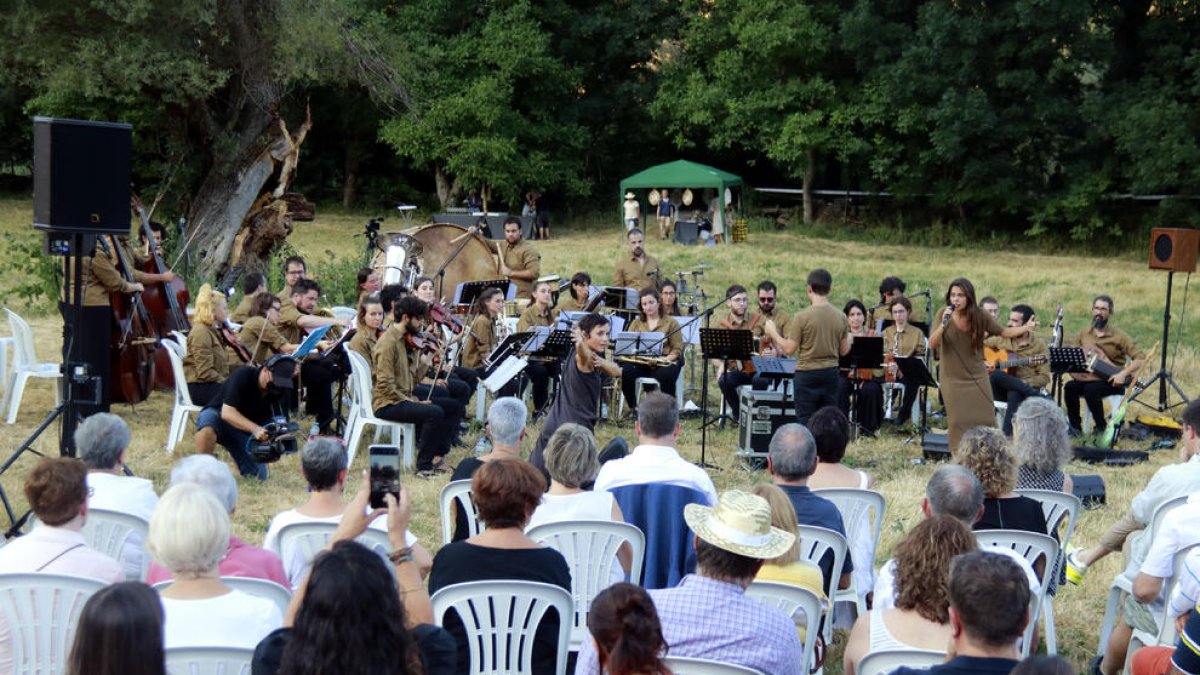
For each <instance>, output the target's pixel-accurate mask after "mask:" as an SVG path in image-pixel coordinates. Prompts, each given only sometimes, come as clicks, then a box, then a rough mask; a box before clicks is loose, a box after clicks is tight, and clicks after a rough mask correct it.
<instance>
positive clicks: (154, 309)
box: [130, 191, 192, 391]
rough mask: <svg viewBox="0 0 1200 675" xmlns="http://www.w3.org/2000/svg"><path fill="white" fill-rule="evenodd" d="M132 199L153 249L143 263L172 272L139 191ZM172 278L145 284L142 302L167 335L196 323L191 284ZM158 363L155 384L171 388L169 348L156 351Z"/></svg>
mask: <svg viewBox="0 0 1200 675" xmlns="http://www.w3.org/2000/svg"><path fill="white" fill-rule="evenodd" d="M130 203H131V204H132V205H133V209H134V211H136V212H137V215H138V219H139V220H140V221H141V225H140V226H139V230H138V231H139V232H140V233H141V235H142V237H143V238H144V239H145V240H146V244H147V246H148V248H149V249H150V258H149V259H148V260H147V261H146V262H145V264H143V265H142V271H143V272H150V273H151V274H171V270H170V268H168V267H167V265H166V263H164V262H163V259H162V256H161V255H159V251H158V245H157V242H156V240H155V238H154V231H153V230H152V229H151V227H150V218H149V216H148V215H147V214H146V209H145V207H144V206H143V205H142V200H141V199H139V198H138V196H137V193H134V192H132V191H131V192H130ZM172 276H173V278H172V279H171V281H159V282H151V283H148V284H145V287H146V290H145V291H143V292H142V303H143V304H144V305H145V308H146V311H147V312H148V313H149V315H150V321H151V322H152V323H153V326H154V329H155V332H156V333H157V334H158V335H167V334H169V333H171V332H172V331H177V332H180V333H187V332H188V331H190V330H191V329H192V324H191V322H190V321H189V320H188V318H187V310H186V309H185V308H186V307H187V306H188V303H189V302H191V295H190V294H189V293H188V289H187V284H186V283H184V281H183V279H181V278H179V277H178V276H175V275H173V274H172ZM154 365H155V370H154V372H155V386H156V387H157V388H158V389H161V390H164V391H169V390H173V389H174V387H175V377H174V371H173V370H172V369H171V362H170V360H169V357H168V356H167V353H166V352H156V353H155V355H154Z"/></svg>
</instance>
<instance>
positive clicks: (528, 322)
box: [517, 305, 558, 333]
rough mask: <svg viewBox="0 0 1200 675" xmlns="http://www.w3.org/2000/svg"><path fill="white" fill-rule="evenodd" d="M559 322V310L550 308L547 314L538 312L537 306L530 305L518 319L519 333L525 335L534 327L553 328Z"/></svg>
mask: <svg viewBox="0 0 1200 675" xmlns="http://www.w3.org/2000/svg"><path fill="white" fill-rule="evenodd" d="M557 321H558V310H557V309H554V308H552V307H551V308H548V309H547V310H546V313H545V314H542V313H541V312H539V311H538V308H537V305H530V306H528V307H526V308H525V311H524V312H521V318H520V319H517V332H518V333H523V332H525V331H527V330H529V329H530V328H533V327H534V326H553V325H554V324H555V323H556V322H557Z"/></svg>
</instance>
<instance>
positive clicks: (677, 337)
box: [625, 316, 683, 356]
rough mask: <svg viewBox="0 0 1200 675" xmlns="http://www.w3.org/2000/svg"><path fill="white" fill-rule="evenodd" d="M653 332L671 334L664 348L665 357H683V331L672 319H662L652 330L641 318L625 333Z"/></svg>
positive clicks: (631, 324) (632, 322)
mask: <svg viewBox="0 0 1200 675" xmlns="http://www.w3.org/2000/svg"><path fill="white" fill-rule="evenodd" d="M651 331H653V332H655V333H662V334H664V335H666V334H668V333H670V335H669V336H668V337H667V340H666V342H664V343H663V346H662V355H663V356H670V355H671V354H675V355H676V356H681V355H682V354H683V331H681V330H679V322H678V321H676V320H675V319H674V318H672V317H669V316H664V317H661V318H660V319H659V320H658V325H657V326H655V327H654V328H651V327H650V326H649V325H648V324H647V323H646V322H645V321H643V320H642V319H641V318H640V317H639V318H637V319H634V320H633V321H631V322H630V323H629V325H628V326H627V327H626V328H625V332H627V333H649V332H651Z"/></svg>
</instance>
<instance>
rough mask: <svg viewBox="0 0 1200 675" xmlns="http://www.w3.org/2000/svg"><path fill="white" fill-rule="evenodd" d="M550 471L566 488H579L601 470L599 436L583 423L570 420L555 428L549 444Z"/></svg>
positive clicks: (548, 466) (547, 463)
mask: <svg viewBox="0 0 1200 675" xmlns="http://www.w3.org/2000/svg"><path fill="white" fill-rule="evenodd" d="M545 452H546V471H548V472H549V473H550V477H551V478H552V479H554V480H555V481H557V482H558V483H560V484H562V485H563V486H565V487H569V488H577V487H581V486H582V485H584V484H586V483H587V482H589V481H591V480H594V479H595V478H596V474H597V473H600V460H599V459H598V458H597V457H596V437H595V436H594V435H593V434H592V432H591V430H590V429H588V428H587V427H585V426H583V425H580V424H573V423H570V422H567V423H566V424H563V425H562V426H560V427H559V428H558V429H556V430H555V431H554V435H553V436H551V437H550V441H549V442H548V443H547V444H546V450H545Z"/></svg>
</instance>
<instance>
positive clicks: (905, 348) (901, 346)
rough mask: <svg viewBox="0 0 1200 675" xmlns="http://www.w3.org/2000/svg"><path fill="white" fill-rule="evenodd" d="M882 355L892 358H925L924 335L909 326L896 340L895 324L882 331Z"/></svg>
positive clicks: (918, 329) (919, 330) (917, 329)
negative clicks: (889, 355) (890, 355)
mask: <svg viewBox="0 0 1200 675" xmlns="http://www.w3.org/2000/svg"><path fill="white" fill-rule="evenodd" d="M883 353H884V354H892V355H894V356H925V334H924V333H922V332H921V329H920V328H917V327H916V326H913V325H912V324H909V325H908V326H905V328H904V330H902V331H900V339H899V340H896V324H892V325H890V326H888V327H887V328H884V329H883Z"/></svg>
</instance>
